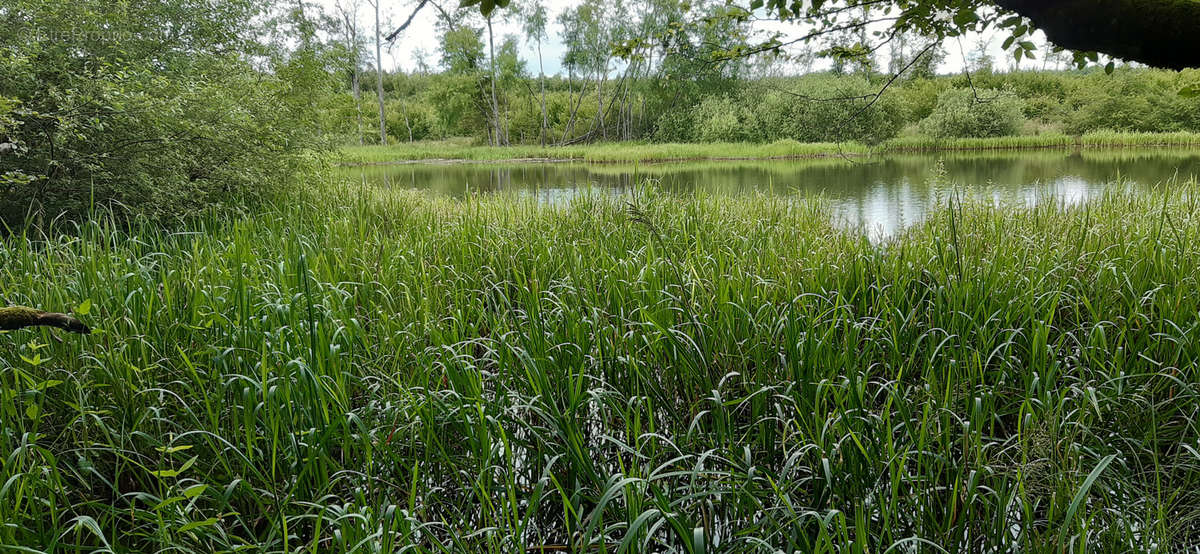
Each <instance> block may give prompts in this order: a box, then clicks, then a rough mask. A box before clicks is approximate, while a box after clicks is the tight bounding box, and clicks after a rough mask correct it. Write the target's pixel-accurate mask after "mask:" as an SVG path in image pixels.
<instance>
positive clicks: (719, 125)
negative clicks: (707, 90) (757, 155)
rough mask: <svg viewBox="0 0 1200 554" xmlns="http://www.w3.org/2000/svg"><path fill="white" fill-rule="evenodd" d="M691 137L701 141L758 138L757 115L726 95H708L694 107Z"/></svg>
mask: <svg viewBox="0 0 1200 554" xmlns="http://www.w3.org/2000/svg"><path fill="white" fill-rule="evenodd" d="M692 125H693V129H692V137H693V138H694V139H696V140H700V141H703V142H750V141H756V140H759V139H760V138H761V132H760V130H759V126H758V117H757V116H755V115H754V112H752V111H750V109H748V108H747V107H745V106H744V105H739V104H738V103H737V102H735V101H734V100H733V99H732V98H730V97H728V96H710V97H708V98H706V99H704V101H703V102H701V103H700V105H699V106H697V107H696V110H695V112H694V115H693V117H692Z"/></svg>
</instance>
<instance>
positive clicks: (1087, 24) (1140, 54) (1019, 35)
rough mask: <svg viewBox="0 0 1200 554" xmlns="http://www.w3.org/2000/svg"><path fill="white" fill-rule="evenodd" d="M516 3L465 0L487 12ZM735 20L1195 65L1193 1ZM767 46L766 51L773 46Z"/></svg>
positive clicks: (907, 2)
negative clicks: (990, 33) (882, 27)
mask: <svg viewBox="0 0 1200 554" xmlns="http://www.w3.org/2000/svg"><path fill="white" fill-rule="evenodd" d="M520 1H521V0H463V1H462V4H463V5H464V6H471V5H478V6H479V9H480V11H482V12H483V13H484V15H487V14H490V13H491V12H492V11H493V10H494V9H496V8H497V7H505V6H507V5H509V4H510V2H515V3H520ZM730 7H731V10H730V14H731V16H732V17H739V15H738V14H739V12H740V13H741V17H749V16H750V13H751V11H753V10H758V9H764V8H765V9H766V10H767V11H768V12H770V13H771V14H772V15H775V16H777V17H779V18H780V19H783V20H792V21H797V22H805V23H812V24H814V25H816V27H817V29H816V32H814V34H813V35H811V36H812V37H816V36H819V35H820V34H821V33H822V32H823V31H825V30H845V29H846V28H847V25H853V23H847V20H848V18H853V17H858V16H859V12H861V11H863V10H867V11H870V12H875V13H877V14H879V17H878V18H877V19H869V18H866V17H863V18H860V19H859V20H858V21H859V22H860V23H862V24H866V23H874V22H880V21H887V22H890V23H892V26H893V28H894V29H895V30H896V31H918V32H921V33H923V34H926V35H928V36H933V37H937V38H947V37H954V36H960V35H962V34H963V33H966V32H968V31H981V30H985V29H999V30H1000V31H1002V32H1007V33H1008V34H1009V39H1008V40H1007V41H1006V42H1005V48H1007V49H1009V50H1011V51H1012V52H1013V54H1014V55H1015V56H1016V57H1017V58H1018V59H1019V58H1021V57H1023V56H1028V55H1030V54H1032V53H1033V51H1034V45H1033V43H1031V42H1029V41H1028V40H1025V38H1026V37H1028V36H1030V35H1031V34H1032V33H1033V32H1034V31H1036V30H1039V29H1040V30H1042V31H1044V32H1045V33H1046V36H1047V38H1049V40H1050V41H1051V42H1052V43H1054V44H1055V45H1057V46H1058V47H1061V48H1064V49H1069V50H1074V51H1076V52H1077V54H1076V62H1077V63H1079V64H1080V65H1083V64H1085V63H1087V62H1088V61H1096V60H1097V59H1098V57H1097V56H1096V53H1101V54H1107V55H1109V56H1112V57H1114V58H1120V59H1124V60H1129V61H1136V62H1141V63H1145V64H1147V65H1151V66H1155V67H1163V68H1171V69H1183V68H1186V67H1196V66H1200V33H1197V31H1196V29H1197V26H1198V25H1200V1H1198V0H743V1H736V0H731V1H730ZM771 46H772V45H770V44H768V45H766V48H764V49H770V47H771Z"/></svg>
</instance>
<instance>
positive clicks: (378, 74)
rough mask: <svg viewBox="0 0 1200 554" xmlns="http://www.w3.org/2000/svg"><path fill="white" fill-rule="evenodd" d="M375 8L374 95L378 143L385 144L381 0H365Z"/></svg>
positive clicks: (385, 120)
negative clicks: (380, 28)
mask: <svg viewBox="0 0 1200 554" xmlns="http://www.w3.org/2000/svg"><path fill="white" fill-rule="evenodd" d="M367 2H368V3H369V4H371V7H373V8H375V96H376V100H378V101H379V144H383V145H386V144H387V117H386V114H385V112H384V109H383V50H382V49H383V41H382V35H380V34H379V33H380V31H379V26H380V25H381V21H380V20H379V5H380V4H381V3H382V2H383V0H367Z"/></svg>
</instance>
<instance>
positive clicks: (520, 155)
mask: <svg viewBox="0 0 1200 554" xmlns="http://www.w3.org/2000/svg"><path fill="white" fill-rule="evenodd" d="M1168 146H1174V147H1193V146H1200V133H1188V132H1179V133H1120V132H1106V131H1098V132H1092V133H1088V134H1085V135H1082V136H1070V135H1062V134H1043V135H1023V136H1012V137H994V138H960V139H932V138H929V137H924V136H910V137H899V138H895V139H892V140H889V141H886V142H884V143H883V144H880V145H877V146H874V147H869V146H865V145H863V144H859V143H856V142H846V143H801V142H796V141H790V140H785V141H778V142H773V143H769V144H753V143H706V144H660V143H641V142H617V143H600V144H583V145H575V146H563V147H558V146H552V147H545V148H543V147H539V146H522V145H518V146H478V145H472V144H471V142H470V141H469V140H466V139H456V140H448V141H427V142H416V143H412V144H395V145H390V146H347V147H344V148H343V149H342V150H341V152H340V154H339V160H340V161H341V163H344V164H352V165H353V164H379V163H390V162H412V161H426V162H428V161H439V160H441V161H452V160H453V161H475V162H500V161H506V162H514V161H523V160H524V161H529V160H540V161H581V162H592V163H620V162H625V163H631V162H668V161H688V160H729V159H740V160H754V159H772V158H779V159H787V158H823V157H843V156H852V157H858V156H865V155H870V154H888V153H903V152H940V151H957V150H963V151H977V150H1021V149H1040V148H1125V147H1130V148H1136V147H1141V148H1147V147H1168Z"/></svg>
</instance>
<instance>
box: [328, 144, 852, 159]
mask: <svg viewBox="0 0 1200 554" xmlns="http://www.w3.org/2000/svg"><path fill="white" fill-rule="evenodd" d="M866 153H868V149H867V148H866V147H865V146H862V145H860V144H857V143H846V144H834V143H802V142H796V141H793V140H785V141H779V142H773V143H770V144H753V143H709V144H672V143H643V142H614V143H599V144H583V145H575V146H551V147H545V148H543V147H540V146H521V145H518V146H472V145H470V144H469V143H467V142H465V141H462V140H454V141H430V142H417V143H412V144H397V145H390V146H347V147H344V148H343V149H342V151H341V158H340V159H341V161H342V163H349V164H363V163H387V162H397V161H414V160H425V161H433V160H468V161H513V160H531V159H537V160H546V161H583V162H594V163H608V162H666V161H682V160H698V159H712V160H720V159H726V160H727V159H759V158H806V157H824V156H837V155H864V154H866Z"/></svg>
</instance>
